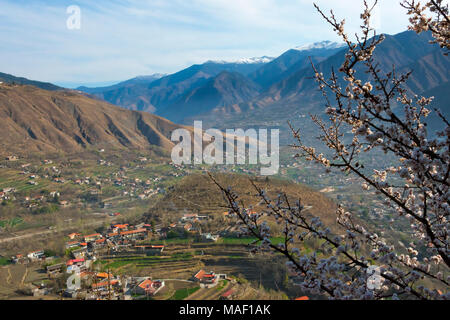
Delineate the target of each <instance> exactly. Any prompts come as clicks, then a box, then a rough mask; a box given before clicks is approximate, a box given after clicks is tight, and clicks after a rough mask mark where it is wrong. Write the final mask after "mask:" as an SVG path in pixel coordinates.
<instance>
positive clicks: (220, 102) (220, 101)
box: [158, 71, 260, 122]
mask: <svg viewBox="0 0 450 320" xmlns="http://www.w3.org/2000/svg"><path fill="white" fill-rule="evenodd" d="M259 89H260V88H259V86H258V85H256V84H255V83H253V82H252V81H251V80H250V79H248V78H246V77H245V76H243V75H242V74H240V73H237V72H228V71H224V72H221V73H220V74H219V75H218V76H216V77H215V78H213V79H211V80H208V81H207V82H206V83H205V84H204V85H203V86H201V87H198V88H195V89H193V90H191V91H189V92H188V93H186V94H185V95H184V96H183V97H182V98H181V99H180V100H178V101H177V102H176V103H174V104H172V105H170V106H169V107H167V108H165V109H163V110H162V111H161V112H158V114H159V115H161V116H163V117H165V118H167V119H170V120H172V121H175V122H180V121H183V120H184V119H185V118H189V117H195V116H196V115H199V114H203V113H205V112H208V111H211V110H213V109H215V108H220V107H225V106H231V107H233V106H237V104H239V103H242V102H245V101H249V100H251V99H252V98H254V97H256V96H257V95H258V94H259Z"/></svg>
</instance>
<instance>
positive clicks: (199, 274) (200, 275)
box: [194, 270, 206, 280]
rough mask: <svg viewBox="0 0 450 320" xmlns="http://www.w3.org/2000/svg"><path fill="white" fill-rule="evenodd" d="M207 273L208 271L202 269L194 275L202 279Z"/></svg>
mask: <svg viewBox="0 0 450 320" xmlns="http://www.w3.org/2000/svg"><path fill="white" fill-rule="evenodd" d="M205 274H206V272H205V271H204V270H200V271H199V272H197V274H196V275H195V276H194V278H197V279H199V280H201V279H203V276H204V275H205Z"/></svg>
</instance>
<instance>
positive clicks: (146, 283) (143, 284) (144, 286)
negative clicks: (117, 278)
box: [139, 279, 153, 289]
mask: <svg viewBox="0 0 450 320" xmlns="http://www.w3.org/2000/svg"><path fill="white" fill-rule="evenodd" d="M152 284H153V281H152V280H150V279H147V280H145V281H143V282H141V284H140V285H139V287H140V288H142V289H147V288H148V287H151V286H152Z"/></svg>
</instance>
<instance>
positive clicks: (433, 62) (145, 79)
mask: <svg viewBox="0 0 450 320" xmlns="http://www.w3.org/2000/svg"><path fill="white" fill-rule="evenodd" d="M430 40H431V35H430V34H429V33H422V34H421V35H417V34H416V33H414V32H412V31H406V32H403V33H400V34H397V35H386V39H385V40H384V42H383V43H382V44H381V45H379V46H378V47H377V49H376V51H375V55H374V57H375V60H376V61H377V63H378V66H379V69H380V70H381V73H387V72H389V71H391V68H392V66H393V65H395V67H396V72H397V73H405V72H408V71H413V73H412V75H411V77H410V79H409V80H408V82H407V84H406V87H407V88H408V89H409V90H410V92H411V93H412V94H423V95H425V96H434V97H435V100H434V102H433V106H436V107H439V108H441V110H442V111H443V112H444V114H446V115H448V114H449V113H450V110H449V107H448V101H449V98H450V90H449V89H450V73H449V70H450V60H449V57H448V56H444V55H443V54H442V51H441V49H440V48H439V47H438V46H437V45H430V44H429V41H430ZM345 53H346V48H344V47H343V45H342V44H338V43H333V42H330V41H323V42H319V43H314V44H312V45H304V46H300V47H297V48H293V49H290V50H288V51H286V52H285V53H283V54H282V55H280V56H279V57H277V58H271V57H261V58H251V59H241V60H238V61H233V62H227V61H208V62H205V63H204V64H197V65H193V66H190V67H188V68H186V69H184V70H181V71H179V72H177V73H174V74H170V75H163V74H154V75H150V76H139V77H136V78H133V79H130V80H126V81H124V82H121V83H118V84H116V85H113V86H108V87H101V88H87V87H79V88H77V90H66V89H63V88H61V87H58V86H55V85H53V84H50V83H45V82H38V81H32V80H28V79H25V78H18V77H15V76H12V75H8V74H3V73H0V82H6V83H13V84H15V85H9V86H8V85H2V86H1V87H0V89H1V90H0V114H1V115H2V123H4V125H3V126H2V127H1V129H0V133H1V134H2V135H3V137H7V139H3V141H2V142H1V144H2V147H4V148H7V149H8V150H9V149H16V150H20V149H21V148H25V149H26V150H36V151H47V150H60V149H61V150H73V149H75V148H88V147H89V146H97V145H103V144H110V145H112V146H114V148H129V147H133V148H149V147H151V146H158V147H162V148H163V149H169V148H170V147H171V146H172V142H171V141H170V136H169V135H170V132H171V130H173V129H175V128H178V127H180V126H179V125H177V124H175V123H178V124H180V125H192V124H193V121H194V120H203V122H204V126H203V127H204V129H206V128H208V127H215V128H219V129H225V128H244V129H246V128H249V127H252V128H255V127H268V128H280V129H281V135H282V142H281V143H287V142H288V140H287V138H288V137H290V136H291V134H290V130H289V129H288V127H287V121H288V120H289V121H291V123H292V124H293V125H294V126H296V127H299V128H302V129H303V133H304V135H306V136H308V137H309V138H311V137H314V136H315V134H316V129H315V127H314V126H313V125H312V124H311V121H310V120H309V119H308V117H307V114H308V113H313V114H321V113H323V109H324V108H323V106H324V100H323V97H322V95H321V93H320V92H319V91H318V89H317V84H316V82H315V80H314V72H313V69H312V67H311V63H313V64H314V65H315V66H316V68H317V69H318V70H319V71H320V72H323V73H324V75H325V77H327V76H329V75H330V72H331V70H332V68H335V69H337V68H338V67H339V66H340V65H341V64H342V62H343V60H344V56H345ZM356 73H357V77H359V78H361V79H362V80H366V79H367V77H368V75H367V74H366V73H365V72H364V70H361V69H359V68H357V69H356ZM114 105H116V106H114ZM117 106H120V107H122V108H119V107H117ZM126 109H129V110H126ZM151 113H154V114H155V115H152V114H151ZM164 118H165V119H168V120H165V119H164ZM173 122H175V123H173ZM430 122H431V123H432V124H433V123H434V122H435V119H431V120H430Z"/></svg>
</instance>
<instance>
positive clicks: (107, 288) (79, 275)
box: [11, 212, 235, 300]
mask: <svg viewBox="0 0 450 320" xmlns="http://www.w3.org/2000/svg"><path fill="white" fill-rule="evenodd" d="M224 216H226V217H227V218H228V219H231V218H232V215H230V214H228V213H225V212H224ZM208 219H210V217H208V216H206V215H199V214H184V215H183V216H182V217H181V218H180V219H179V220H178V221H177V222H175V223H172V224H170V225H168V226H163V225H152V224H147V223H140V224H137V225H130V224H127V223H117V224H112V225H110V227H109V228H108V229H106V230H105V231H104V232H102V233H93V234H87V235H82V234H81V233H78V232H72V233H70V234H68V235H67V236H66V237H65V238H66V240H67V242H66V243H65V248H66V251H65V255H64V256H48V254H46V252H47V250H45V249H41V250H35V251H33V252H29V253H18V254H16V255H14V256H13V257H11V262H12V263H14V264H23V265H39V266H40V267H41V268H42V269H43V271H45V273H46V275H47V277H48V279H49V280H50V281H49V282H47V285H44V284H33V285H32V286H31V288H30V290H29V294H30V295H32V296H34V297H41V296H45V295H49V294H53V295H55V294H56V295H59V296H61V298H72V299H87V300H99V299H108V300H111V299H121V300H133V299H148V298H150V297H152V296H155V295H157V294H158V293H159V292H160V291H161V290H162V289H163V288H164V287H165V285H166V280H164V279H154V278H153V277H152V275H151V274H149V275H148V276H133V275H124V274H120V275H116V274H114V273H113V272H111V271H110V270H99V268H98V264H97V263H96V262H98V261H101V260H103V259H105V258H111V257H118V258H120V257H127V258H130V257H161V256H162V255H163V254H164V250H165V247H166V246H165V245H161V244H160V245H153V244H148V240H149V239H158V240H164V239H167V238H168V234H169V233H181V234H182V233H184V232H189V233H191V234H196V235H197V239H198V242H201V243H208V242H217V241H218V240H219V238H220V235H218V234H211V233H201V232H200V230H201V224H202V223H203V222H205V221H207V220H208ZM57 279H65V281H66V282H65V283H66V286H65V287H64V281H63V286H62V287H55V286H53V285H49V284H51V283H52V281H55V280H57ZM71 281H72V282H73V283H72V282H71ZM178 281H186V282H189V283H191V284H194V285H197V286H198V288H207V289H210V288H214V287H216V286H220V284H221V283H222V286H224V283H228V282H230V283H232V282H235V280H234V279H232V278H230V277H228V276H227V275H226V274H223V273H216V272H214V271H212V270H204V269H199V270H197V271H196V272H195V273H193V274H192V275H191V277H190V278H187V279H178ZM222 291H224V290H222ZM232 296H233V295H232V291H230V290H226V291H224V292H223V296H222V295H221V296H219V298H223V299H231V297H232Z"/></svg>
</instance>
